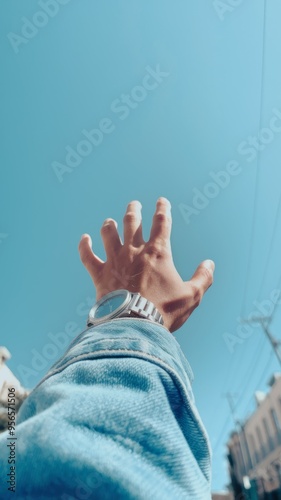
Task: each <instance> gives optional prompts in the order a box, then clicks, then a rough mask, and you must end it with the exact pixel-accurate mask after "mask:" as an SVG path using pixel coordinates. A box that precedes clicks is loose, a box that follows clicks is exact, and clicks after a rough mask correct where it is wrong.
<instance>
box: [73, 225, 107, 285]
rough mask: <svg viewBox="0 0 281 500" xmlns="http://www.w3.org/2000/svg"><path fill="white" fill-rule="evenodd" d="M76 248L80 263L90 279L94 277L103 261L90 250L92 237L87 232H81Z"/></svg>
mask: <svg viewBox="0 0 281 500" xmlns="http://www.w3.org/2000/svg"><path fill="white" fill-rule="evenodd" d="M78 250H79V254H80V259H81V261H82V263H83V264H84V266H85V268H86V269H87V271H88V272H89V274H90V275H91V277H92V279H95V277H96V276H97V274H98V272H99V271H100V270H101V268H102V266H103V264H104V262H103V261H102V260H101V259H100V258H99V257H98V256H97V255H95V254H94V252H93V251H92V238H91V236H90V235H89V234H83V235H82V236H81V240H80V242H79V246H78Z"/></svg>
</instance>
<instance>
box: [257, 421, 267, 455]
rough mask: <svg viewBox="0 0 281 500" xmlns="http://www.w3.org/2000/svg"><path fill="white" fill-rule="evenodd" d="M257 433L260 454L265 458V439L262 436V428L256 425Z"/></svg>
mask: <svg viewBox="0 0 281 500" xmlns="http://www.w3.org/2000/svg"><path fill="white" fill-rule="evenodd" d="M256 433H257V438H258V447H259V456H260V457H261V458H264V457H265V456H266V451H265V446H264V441H263V438H262V434H261V430H260V428H259V427H256Z"/></svg>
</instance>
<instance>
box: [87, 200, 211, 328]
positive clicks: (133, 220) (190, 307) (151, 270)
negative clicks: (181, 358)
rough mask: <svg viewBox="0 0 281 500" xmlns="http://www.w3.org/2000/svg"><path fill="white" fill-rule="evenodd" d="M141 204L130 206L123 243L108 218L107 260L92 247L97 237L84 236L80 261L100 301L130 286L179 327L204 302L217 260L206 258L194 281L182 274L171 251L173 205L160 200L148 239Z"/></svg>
mask: <svg viewBox="0 0 281 500" xmlns="http://www.w3.org/2000/svg"><path fill="white" fill-rule="evenodd" d="M141 208H142V206H141V204H140V202H138V201H132V202H130V203H129V205H128V207H127V211H126V213H125V216H124V219H123V223H124V243H122V241H121V239H120V236H119V234H118V231H117V223H116V221H114V220H113V219H106V220H105V221H104V223H103V225H102V228H101V236H102V240H103V244H104V248H105V252H106V257H107V260H106V262H104V261H103V260H101V259H100V258H99V257H98V256H97V255H95V254H94V253H93V251H92V240H91V237H90V236H89V235H88V234H84V235H83V236H82V238H81V241H80V243H79V252H80V257H81V260H82V262H83V264H84V266H85V267H86V269H87V271H88V272H89V274H90V276H91V278H92V280H93V282H94V285H95V287H96V294H97V300H99V299H101V298H102V297H103V296H104V295H106V294H107V293H109V292H112V291H114V290H119V289H121V288H123V289H124V288H125V289H126V290H129V291H131V292H139V293H140V294H141V295H142V296H143V297H145V298H146V299H148V300H150V301H151V302H153V304H154V305H155V307H156V308H157V309H158V311H159V312H160V313H161V314H162V316H163V319H164V326H165V327H166V328H167V329H168V330H169V331H170V332H174V331H176V330H178V329H179V328H180V327H181V326H182V325H183V324H184V323H185V322H186V320H187V319H188V318H189V316H190V315H191V313H192V312H193V311H194V309H196V307H198V305H199V304H200V302H201V300H202V298H203V296H204V294H205V292H206V291H207V290H208V288H209V287H210V286H211V285H212V283H213V274H214V269H215V264H214V262H213V261H211V260H206V261H204V262H202V263H201V264H200V265H199V267H198V268H197V270H196V271H195V273H194V275H193V277H192V278H191V280H190V281H183V280H182V278H181V277H180V275H179V274H178V272H177V270H176V268H175V266H174V263H173V257H172V250H171V242H170V236H171V227H172V218H171V205H170V202H169V201H168V200H167V199H166V198H159V199H158V201H157V205H156V211H155V214H154V217H153V222H152V227H151V232H150V237H149V240H148V241H147V242H145V241H144V239H143V235H142V222H141Z"/></svg>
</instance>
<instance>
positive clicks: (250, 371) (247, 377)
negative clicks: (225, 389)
mask: <svg viewBox="0 0 281 500" xmlns="http://www.w3.org/2000/svg"><path fill="white" fill-rule="evenodd" d="M265 342H266V339H265V338H264V337H261V338H260V342H259V344H258V346H257V350H256V352H255V356H254V358H253V360H252V361H253V362H252V363H251V364H250V365H249V366H248V371H247V372H246V375H245V376H244V377H243V380H242V383H241V384H240V386H239V390H237V391H236V392H238V393H240V394H241V389H242V388H243V389H244V393H242V395H240V396H239V398H238V401H237V402H236V404H235V410H236V409H237V407H238V406H239V404H240V403H241V401H243V396H244V394H245V392H246V391H245V388H247V387H248V386H249V384H250V380H251V379H252V377H253V375H254V373H255V367H257V366H258V365H257V360H258V358H259V355H260V348H261V346H262V345H264V344H265ZM245 380H246V381H247V382H246V384H245Z"/></svg>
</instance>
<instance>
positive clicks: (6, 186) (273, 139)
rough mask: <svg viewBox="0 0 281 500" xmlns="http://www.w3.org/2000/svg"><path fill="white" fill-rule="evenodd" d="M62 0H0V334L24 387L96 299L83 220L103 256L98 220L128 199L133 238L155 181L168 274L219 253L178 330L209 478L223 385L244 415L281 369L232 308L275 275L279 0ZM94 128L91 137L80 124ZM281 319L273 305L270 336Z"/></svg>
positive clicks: (259, 294)
mask: <svg viewBox="0 0 281 500" xmlns="http://www.w3.org/2000/svg"><path fill="white" fill-rule="evenodd" d="M64 1H65V4H64V5H63V2H62V1H61V3H60V5H58V3H57V4H55V5H57V7H54V10H53V11H51V10H50V11H48V12H47V13H45V16H44V14H43V16H42V14H40V12H41V13H42V5H45V4H46V3H47V2H45V1H44V0H42V1H41V4H40V2H34V1H28V0H26V1H25V2H24V3H23V2H20V1H19V0H15V1H14V2H13V5H12V4H9V3H5V6H4V5H2V7H1V10H2V15H1V16H0V28H1V34H2V43H1V47H0V52H1V60H2V86H3V90H2V99H1V101H2V102H1V117H2V133H1V135H2V158H3V159H2V167H1V197H0V208H1V211H0V213H1V216H0V265H1V270H0V272H1V288H2V293H1V297H2V299H1V304H0V311H1V339H0V341H1V344H2V345H6V346H7V347H8V349H9V350H10V351H11V352H12V355H13V357H12V359H11V361H10V363H9V366H10V367H11V369H12V370H13V371H14V372H15V373H16V374H17V375H18V377H19V378H21V380H22V381H23V382H24V383H25V385H27V386H28V387H34V386H35V384H36V383H37V382H38V381H39V380H40V378H41V377H42V376H43V375H44V373H45V372H46V370H47V369H48V367H49V366H50V365H52V364H53V362H54V361H55V359H56V358H57V357H58V356H60V355H61V354H62V353H63V348H62V347H58V346H56V345H55V341H54V338H55V339H60V340H61V342H63V341H65V339H67V338H68V339H69V340H70V339H71V338H72V337H73V335H74V334H75V332H76V331H80V330H81V329H82V328H84V326H85V321H86V315H87V311H88V309H89V307H90V306H91V304H92V302H93V301H94V299H95V292H94V289H93V286H92V283H91V280H90V278H89V277H88V276H87V274H86V272H85V271H84V269H83V267H82V265H81V263H80V261H79V256H78V251H77V246H78V242H79V239H80V236H81V235H82V234H83V233H84V232H88V233H90V234H91V236H92V239H93V249H94V251H95V252H96V253H97V254H98V255H99V256H100V257H101V258H105V255H104V251H103V247H102V242H101V238H100V226H101V224H102V222H103V220H104V219H105V218H107V217H113V218H115V219H116V220H117V222H118V224H119V228H120V231H122V217H123V214H124V210H125V208H126V205H127V203H128V202H129V201H130V200H133V199H139V200H140V201H141V202H142V205H143V225H144V235H145V237H146V238H148V235H149V230H150V225H151V218H152V215H153V212H154V209H155V203H156V200H157V198H158V197H159V196H166V197H167V198H168V199H169V200H170V201H171V203H172V214H173V232H172V247H173V254H174V261H175V264H176V266H177V269H178V271H179V272H180V274H181V275H182V276H183V278H184V279H188V278H189V277H191V275H192V274H193V272H194V270H195V268H196V267H197V265H198V264H199V263H200V262H201V261H202V260H204V259H207V258H211V259H213V260H214V261H215V262H216V276H215V283H214V285H213V288H212V289H211V290H210V291H209V292H208V293H207V295H206V297H205V299H204V301H203V303H202V305H201V306H200V309H198V310H197V311H196V312H195V313H194V315H193V316H192V317H191V318H190V320H189V321H188V322H187V323H186V324H185V325H184V326H183V327H182V328H181V330H180V331H178V332H176V334H175V335H176V338H177V340H178V342H179V343H180V345H181V347H182V349H183V352H184V353H185V355H186V357H187V358H188V360H189V362H190V364H191V366H192V369H193V372H194V375H195V381H194V386H193V388H194V393H195V397H196V401H197V405H198V408H199V411H200V413H201V416H202V419H203V421H204V424H205V426H206V428H207V430H208V433H209V436H210V439H211V443H212V446H213V449H214V457H213V488H214V489H222V488H224V486H225V485H226V483H227V481H228V478H227V469H226V461H225V442H226V441H227V438H228V434H229V432H230V431H231V430H232V429H233V422H232V421H231V416H230V412H229V408H228V404H227V401H226V398H225V397H224V395H225V394H226V393H227V392H231V393H233V394H234V401H235V402H236V404H237V406H236V415H237V418H240V419H243V418H246V416H247V415H249V413H250V412H251V411H252V410H253V408H254V403H253V397H252V395H253V393H254V391H255V390H257V389H262V390H266V383H267V381H268V378H269V376H270V375H271V374H272V372H273V371H276V370H278V362H277V360H276V359H275V357H274V356H273V355H272V354H271V347H270V345H269V344H268V341H267V340H266V338H265V336H264V335H263V333H262V331H261V329H260V328H256V327H255V328H253V327H252V330H250V331H248V333H247V335H245V337H247V338H244V340H243V341H242V342H241V341H240V342H239V343H238V341H237V338H238V339H239V338H240V340H241V336H240V337H239V335H238V333H237V332H238V327H239V324H240V323H239V321H238V319H237V318H239V317H248V316H249V314H250V313H254V312H255V311H257V305H256V304H255V303H254V302H255V301H259V303H260V302H261V301H263V300H268V299H269V298H270V295H271V293H272V291H273V290H274V289H277V288H278V286H279V288H280V285H281V282H280V280H279V278H280V275H281V269H280V243H281V241H280V240H281V237H280V224H281V217H280V213H279V212H278V203H279V199H280V194H281V193H280V190H281V189H280V185H281V183H280V181H281V173H280V153H281V95H280V88H281V70H280V56H281V54H280V52H281V43H280V42H281V40H280V36H281V35H280V30H279V19H280V15H281V6H280V2H278V0H271V2H270V3H269V2H267V4H268V5H266V9H264V7H265V3H264V1H263V0H244V1H241V2H240V4H239V5H238V6H237V7H235V8H234V7H230V6H229V5H230V3H231V2H227V1H225V2H221V4H224V7H221V10H220V11H219V10H218V3H217V4H216V3H215V2H212V1H211V0H209V1H207V0H204V1H203V0H196V2H195V1H194V2H191V1H186V0H185V1H183V0H176V1H175V0H174V1H173V2H171V1H168V0H157V1H156V0H152V1H150V2H144V1H139V0H131V1H130V2H129V1H125V0H120V1H119V2H97V1H93V0H84V1H83V2H74V1H73V0H70V1H68V2H67V1H66V0H64ZM227 5H228V8H227V7H225V6H227ZM45 12H46V11H45ZM264 12H266V15H265V18H264ZM219 14H220V15H219ZM30 23H32V24H30ZM34 23H35V24H37V27H36V26H35V27H34ZM39 25H40V26H39ZM32 26H33V27H32ZM264 27H265V29H264ZM11 33H13V34H11ZM19 37H21V38H19ZM155 73H156V75H155ZM153 75H154V76H153ZM145 85H146V87H145ZM147 86H149V87H150V88H149V89H148V88H147ZM152 87H154V88H152ZM128 95H129V97H130V101H128V97H126V96H128ZM126 99H127V101H126V103H124V102H122V100H126ZM121 106H123V108H122V109H120V107H121ZM92 129H96V130H98V131H96V132H94V133H93V137H94V139H93V143H92V146H91V152H90V153H89V151H90V147H89V143H88V145H87V143H81V141H82V140H84V141H85V139H86V136H85V133H83V131H85V130H86V131H88V132H89V131H91V130H92ZM264 129H266V130H264ZM278 129H279V131H278ZM259 134H261V135H260V136H259ZM255 137H256V138H257V137H259V139H258V142H255V141H257V139H256V140H255ZM95 141H96V142H95ZM250 143H251V144H250ZM69 148H70V149H69ZM77 148H78V151H79V152H80V153H81V154H82V155H83V154H84V156H81V155H80V157H79V156H77ZM83 148H84V149H83ZM87 148H88V149H87ZM72 150H75V151H76V156H75V157H74V156H73V152H72V156H71V157H70V156H69V157H68V158H66V157H67V153H69V151H72ZM67 161H68V163H67ZM71 162H72V163H71ZM58 164H60V165H59V166H58ZM54 165H55V167H54ZM74 165H75V166H74ZM58 172H59V173H58ZM218 172H220V174H219V176H218ZM214 176H215V179H216V181H215V180H214ZM210 183H213V184H210ZM219 183H220V185H219ZM276 213H277V217H276ZM280 320H281V307H280V306H279V305H277V307H276V309H275V315H274V319H273V321H272V324H271V329H272V332H273V333H274V335H276V336H277V337H278V336H279V338H280V330H279V329H278V326H279V325H280ZM70 323H71V324H70ZM65 330H67V332H68V333H67V334H66V333H64V334H63V333H62V332H65ZM59 333H61V335H59ZM231 335H232V337H231ZM226 339H228V340H227V341H226ZM229 339H232V349H231V347H230V343H229V342H230V341H229ZM235 339H236V340H235ZM50 345H51V347H50ZM46 346H49V347H46Z"/></svg>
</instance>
